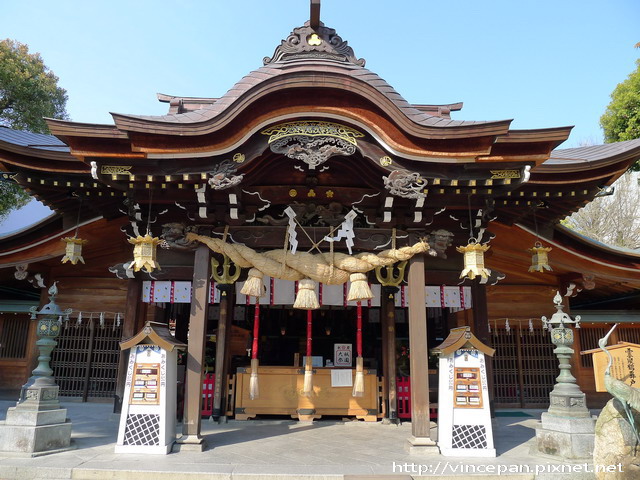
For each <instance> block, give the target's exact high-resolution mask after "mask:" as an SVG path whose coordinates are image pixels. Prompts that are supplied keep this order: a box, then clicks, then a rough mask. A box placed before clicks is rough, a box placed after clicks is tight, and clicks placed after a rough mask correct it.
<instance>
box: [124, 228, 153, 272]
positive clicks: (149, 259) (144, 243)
mask: <svg viewBox="0 0 640 480" xmlns="http://www.w3.org/2000/svg"><path fill="white" fill-rule="evenodd" d="M160 242H161V240H160V239H159V238H158V237H152V236H151V235H149V233H147V234H146V235H145V236H144V237H141V236H140V235H138V236H137V237H136V238H133V237H131V238H129V243H130V244H132V245H135V247H133V262H131V266H130V268H133V270H134V271H136V272H139V271H140V269H142V268H144V269H145V271H146V272H147V273H151V272H153V271H154V270H155V269H156V268H157V269H158V270H160V265H159V264H158V262H157V261H156V250H157V248H158V244H159V243H160Z"/></svg>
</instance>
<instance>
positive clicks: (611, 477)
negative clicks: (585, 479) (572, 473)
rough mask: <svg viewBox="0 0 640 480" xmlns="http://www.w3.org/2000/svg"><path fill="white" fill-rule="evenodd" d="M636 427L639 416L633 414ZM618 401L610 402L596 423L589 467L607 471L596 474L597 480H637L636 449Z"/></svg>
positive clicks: (638, 457)
mask: <svg viewBox="0 0 640 480" xmlns="http://www.w3.org/2000/svg"><path fill="white" fill-rule="evenodd" d="M633 413H634V417H635V421H636V424H638V425H640V413H638V412H637V411H634V412H633ZM635 445H636V438H635V435H634V434H633V430H632V429H631V426H630V425H629V421H628V419H627V415H626V413H625V411H624V409H623V408H622V405H621V404H620V402H619V401H618V400H616V399H611V400H609V402H608V403H607V404H606V405H605V407H604V408H603V409H602V412H600V415H599V416H598V421H597V422H596V439H595V444H594V448H593V464H594V465H596V466H604V467H609V466H613V467H609V468H599V469H598V471H596V478H597V479H598V480H635V479H638V478H640V447H638V449H637V450H636V448H635Z"/></svg>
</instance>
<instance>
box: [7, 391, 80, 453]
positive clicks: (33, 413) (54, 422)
mask: <svg viewBox="0 0 640 480" xmlns="http://www.w3.org/2000/svg"><path fill="white" fill-rule="evenodd" d="M58 388H59V387H58V386H57V385H51V386H43V387H35V386H33V385H32V386H30V387H27V386H26V385H25V387H23V389H22V392H21V394H20V397H21V398H20V401H19V402H18V404H17V405H16V406H15V407H11V408H9V409H8V410H7V419H6V421H5V422H1V423H0V451H3V452H13V453H15V454H18V455H20V454H23V455H25V456H31V457H35V456H38V455H45V454H48V453H54V452H59V451H64V450H69V449H70V448H71V422H70V421H69V420H68V419H67V409H66V408H60V403H59V401H58Z"/></svg>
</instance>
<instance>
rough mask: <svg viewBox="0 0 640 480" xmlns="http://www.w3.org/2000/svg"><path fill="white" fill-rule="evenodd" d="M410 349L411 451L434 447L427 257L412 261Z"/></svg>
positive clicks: (416, 258)
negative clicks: (426, 287) (426, 272)
mask: <svg viewBox="0 0 640 480" xmlns="http://www.w3.org/2000/svg"><path fill="white" fill-rule="evenodd" d="M408 282H409V349H410V351H411V360H410V368H411V433H412V436H411V438H409V452H410V453H418V452H425V453H426V452H427V451H430V450H434V453H435V452H436V451H437V447H435V445H436V443H435V442H434V441H433V440H432V439H431V420H430V419H429V375H428V373H427V372H428V371H429V365H428V362H427V310H426V308H425V305H426V298H425V288H424V286H425V276H424V256H423V255H415V256H414V257H412V258H411V260H409V276H408Z"/></svg>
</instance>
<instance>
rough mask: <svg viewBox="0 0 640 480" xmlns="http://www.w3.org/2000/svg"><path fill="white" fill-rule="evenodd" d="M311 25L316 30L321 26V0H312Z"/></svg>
mask: <svg viewBox="0 0 640 480" xmlns="http://www.w3.org/2000/svg"><path fill="white" fill-rule="evenodd" d="M309 25H310V26H311V28H313V29H314V30H318V27H320V0H311V12H310V14H309Z"/></svg>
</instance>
